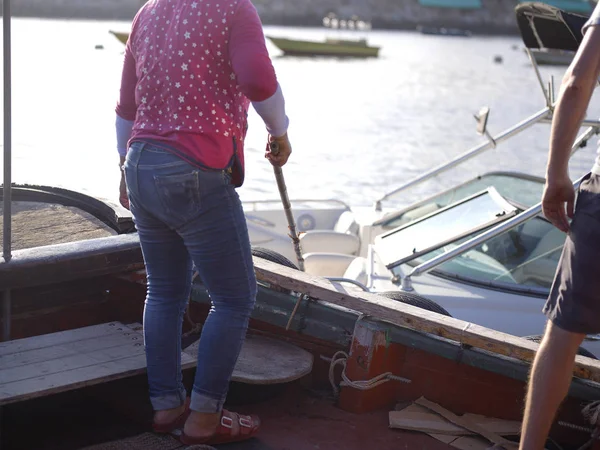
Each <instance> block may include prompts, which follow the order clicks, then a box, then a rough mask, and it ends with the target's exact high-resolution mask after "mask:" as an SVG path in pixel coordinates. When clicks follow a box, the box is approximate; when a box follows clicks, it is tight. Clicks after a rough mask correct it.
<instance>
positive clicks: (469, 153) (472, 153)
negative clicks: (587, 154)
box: [375, 107, 552, 211]
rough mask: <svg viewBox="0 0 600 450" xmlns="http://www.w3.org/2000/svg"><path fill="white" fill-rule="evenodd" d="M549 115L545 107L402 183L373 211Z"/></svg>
mask: <svg viewBox="0 0 600 450" xmlns="http://www.w3.org/2000/svg"><path fill="white" fill-rule="evenodd" d="M551 115H552V112H551V109H550V108H549V107H545V108H544V109H542V110H540V111H538V112H537V113H535V114H533V115H532V116H530V117H528V118H527V119H525V120H523V121H521V122H519V123H518V124H516V125H513V126H512V127H510V128H508V129H506V130H504V131H503V132H501V133H500V134H498V135H497V136H495V137H493V138H492V139H489V140H488V141H487V142H485V143H482V144H479V145H477V146H476V147H473V148H471V149H470V150H467V151H466V152H465V153H463V154H461V155H458V156H457V157H455V158H454V159H452V160H451V161H448V162H447V163H444V164H441V165H439V166H437V167H434V168H433V169H431V170H429V171H427V172H425V173H424V174H421V175H419V176H417V177H415V178H413V179H412V180H410V181H408V182H406V183H404V184H403V185H402V186H400V187H398V188H396V189H394V190H393V191H391V192H388V193H387V194H385V195H384V196H383V197H381V198H380V199H378V200H376V201H375V209H376V210H377V211H381V202H383V201H385V200H387V199H388V198H390V197H391V196H392V195H396V194H397V193H398V192H402V191H404V190H406V189H408V188H409V187H412V186H414V185H416V184H418V183H420V182H422V181H426V180H428V179H430V178H433V177H434V176H436V175H438V174H440V173H442V172H445V171H446V170H448V169H451V168H453V167H455V166H457V165H459V164H461V163H462V162H464V161H467V160H469V159H471V158H473V157H475V156H477V155H479V154H480V153H482V152H484V151H486V150H489V149H490V148H495V147H496V145H497V144H498V143H500V142H502V141H505V140H507V139H509V138H511V137H513V136H514V135H516V134H518V133H520V132H521V131H523V130H525V129H527V128H529V127H531V126H533V125H535V124H536V123H538V122H540V121H542V120H543V119H546V118H549V117H550V116H551Z"/></svg>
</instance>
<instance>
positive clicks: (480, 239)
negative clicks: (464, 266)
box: [401, 126, 598, 291]
mask: <svg viewBox="0 0 600 450" xmlns="http://www.w3.org/2000/svg"><path fill="white" fill-rule="evenodd" d="M597 133H598V127H595V126H594V127H589V128H588V129H586V130H585V132H584V133H582V134H581V135H580V136H579V137H578V138H577V139H576V141H575V143H574V144H573V147H572V150H571V156H572V155H573V154H574V153H575V152H576V151H577V149H579V148H581V147H582V146H584V145H585V144H586V142H587V141H588V139H590V137H592V136H593V135H594V134H597ZM584 177H585V175H584V176H582V177H580V178H579V179H578V180H577V181H575V182H574V183H573V187H574V188H575V189H577V188H578V187H579V185H580V184H581V181H582V180H583V178H584ZM541 211H542V203H541V202H539V203H537V204H536V205H534V206H532V207H531V208H529V209H527V210H525V211H523V212H522V213H521V214H518V215H517V216H515V217H513V218H512V219H508V220H507V221H505V222H502V223H500V224H499V225H496V226H495V227H493V228H491V229H489V230H488V231H486V232H484V233H481V234H480V235H478V236H475V237H474V238H471V239H469V240H468V241H465V242H463V243H462V244H460V245H458V246H456V247H454V248H453V249H452V250H450V251H447V252H444V253H442V254H441V255H438V256H436V257H435V258H432V259H430V260H429V261H426V262H424V263H422V264H419V265H418V266H417V267H415V268H414V269H413V270H412V271H411V272H410V273H409V274H408V275H405V276H403V277H401V278H402V285H401V288H402V290H404V291H412V290H413V287H412V277H414V276H418V275H421V274H423V273H426V272H429V271H430V270H433V269H434V268H436V267H437V266H439V265H440V264H443V263H445V262H447V261H449V260H451V259H453V258H456V257H457V256H460V255H462V254H463V253H466V252H468V251H469V250H472V249H473V248H475V247H477V246H478V245H481V244H483V243H484V242H486V241H487V240H489V239H492V238H494V237H496V236H499V235H500V234H502V233H505V232H507V231H509V230H512V229H513V228H515V227H517V226H519V225H520V224H522V223H523V222H526V221H528V220H529V219H531V218H533V217H535V216H537V215H538V214H539V213H540V212H541Z"/></svg>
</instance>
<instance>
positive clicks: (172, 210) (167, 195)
mask: <svg viewBox="0 0 600 450" xmlns="http://www.w3.org/2000/svg"><path fill="white" fill-rule="evenodd" d="M198 175H199V171H198V170H194V171H191V172H187V173H182V174H176V175H154V183H155V185H156V192H157V195H158V200H159V202H160V206H161V207H162V211H161V212H162V213H163V214H162V216H163V220H164V221H165V222H166V223H167V224H168V225H169V226H172V227H174V228H177V227H179V226H181V225H183V224H185V223H186V222H189V221H190V220H192V219H195V218H196V217H197V216H198V214H199V213H200V206H201V205H200V179H199V176H198Z"/></svg>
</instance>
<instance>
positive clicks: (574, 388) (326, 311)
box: [191, 282, 600, 399]
mask: <svg viewBox="0 0 600 450" xmlns="http://www.w3.org/2000/svg"><path fill="white" fill-rule="evenodd" d="M259 290H260V292H259V295H258V296H257V304H256V305H257V306H256V307H255V309H254V311H253V313H252V319H253V320H254V321H258V322H262V323H267V324H269V325H271V326H275V327H281V328H285V327H286V324H287V320H288V316H287V315H283V314H282V312H286V311H287V312H288V313H289V312H291V311H292V309H293V308H294V306H295V303H296V301H297V297H296V296H294V295H290V294H286V293H280V292H276V291H273V290H270V289H268V288H265V287H262V286H260V287H259ZM191 300H192V301H193V302H194V303H198V304H201V305H202V306H203V307H205V308H206V309H207V310H208V308H209V307H210V298H209V296H208V294H207V292H206V290H205V288H204V286H203V285H202V284H201V283H199V282H195V283H194V287H193V290H192V298H191ZM358 321H361V322H363V323H369V324H375V325H378V326H379V325H381V326H384V327H385V328H386V330H387V334H386V335H387V337H388V342H389V343H394V344H399V345H403V346H405V347H407V348H412V349H415V350H420V351H423V352H426V353H430V354H433V355H436V356H440V357H443V358H446V359H449V360H452V361H455V362H457V363H458V364H464V365H467V366H470V367H474V368H477V369H482V370H485V371H488V372H492V373H495V374H498V375H501V376H506V377H508V378H511V379H514V380H518V381H523V382H525V381H526V380H527V378H528V376H529V370H530V365H529V364H528V363H527V362H525V361H522V360H519V359H516V358H511V357H508V356H504V355H500V354H498V353H494V352H491V351H487V350H484V349H480V348H476V347H469V346H465V345H463V344H461V343H460V342H458V341H455V340H452V339H446V338H444V337H440V336H437V335H435V334H431V333H426V332H422V331H419V330H414V329H410V328H405V327H400V326H398V325H396V324H393V323H389V322H387V321H385V320H384V319H378V318H372V317H363V316H362V315H361V313H360V312H357V311H354V310H351V309H348V308H344V307H340V306H339V305H336V304H333V303H329V302H327V301H318V302H307V303H306V306H305V307H304V308H301V309H299V310H298V311H297V313H296V316H295V318H294V320H293V322H292V325H291V327H290V330H291V331H295V332H296V333H297V334H298V338H296V339H302V337H309V338H313V339H318V340H319V341H325V342H327V343H330V344H331V345H332V346H340V345H342V346H346V347H349V345H350V343H351V338H352V333H351V332H349V333H348V334H347V335H344V336H342V335H340V333H339V330H352V329H353V328H354V327H355V325H356V323H357V322H358ZM599 395H600V383H597V382H594V381H589V380H585V379H582V378H573V380H572V383H571V385H570V390H569V396H571V397H574V398H578V399H588V398H590V397H592V396H596V397H597V396H599Z"/></svg>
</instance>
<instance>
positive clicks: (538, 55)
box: [531, 48, 575, 66]
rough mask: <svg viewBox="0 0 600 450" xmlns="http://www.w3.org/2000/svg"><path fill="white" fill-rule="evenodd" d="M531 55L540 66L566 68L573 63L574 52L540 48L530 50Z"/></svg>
mask: <svg viewBox="0 0 600 450" xmlns="http://www.w3.org/2000/svg"><path fill="white" fill-rule="evenodd" d="M531 55H532V56H533V57H534V58H535V62H537V63H538V65H540V66H568V65H570V64H571V62H572V61H573V58H574V57H575V52H570V51H564V50H555V49H551V48H540V49H532V50H531Z"/></svg>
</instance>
